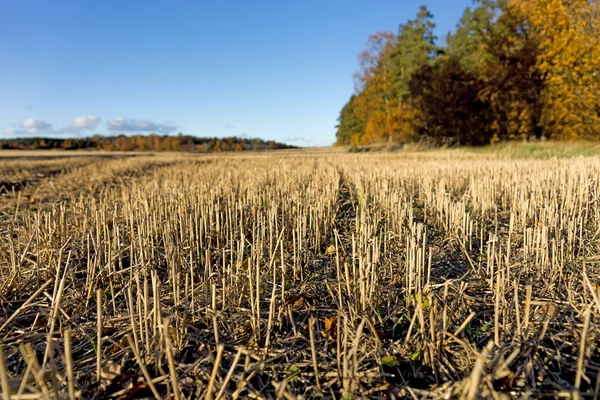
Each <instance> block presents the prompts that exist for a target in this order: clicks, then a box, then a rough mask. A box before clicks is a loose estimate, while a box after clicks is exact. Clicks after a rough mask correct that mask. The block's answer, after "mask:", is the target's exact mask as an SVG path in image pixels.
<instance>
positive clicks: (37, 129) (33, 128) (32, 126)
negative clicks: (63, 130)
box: [4, 118, 53, 136]
mask: <svg viewBox="0 0 600 400" xmlns="http://www.w3.org/2000/svg"><path fill="white" fill-rule="evenodd" d="M52 132H53V129H52V124H50V123H48V122H46V121H42V120H39V119H34V118H27V119H26V120H23V121H21V123H19V125H18V126H17V127H15V128H9V129H6V130H5V131H4V133H5V134H6V135H11V136H14V135H35V134H41V133H52Z"/></svg>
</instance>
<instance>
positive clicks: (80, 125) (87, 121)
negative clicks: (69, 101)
mask: <svg viewBox="0 0 600 400" xmlns="http://www.w3.org/2000/svg"><path fill="white" fill-rule="evenodd" d="M99 124H100V117H96V116H94V115H87V116H82V117H77V118H75V120H74V121H73V123H72V124H71V125H69V126H65V127H64V128H62V129H57V130H56V132H62V133H83V132H85V131H91V130H94V129H96V128H98V125H99Z"/></svg>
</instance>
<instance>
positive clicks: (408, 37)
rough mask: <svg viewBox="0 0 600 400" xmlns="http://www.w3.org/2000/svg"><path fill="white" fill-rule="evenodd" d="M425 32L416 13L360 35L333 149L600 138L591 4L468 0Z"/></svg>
mask: <svg viewBox="0 0 600 400" xmlns="http://www.w3.org/2000/svg"><path fill="white" fill-rule="evenodd" d="M434 28H435V23H434V21H433V16H432V14H431V13H430V12H429V10H428V9H427V8H426V7H425V6H422V7H421V8H420V10H419V12H418V14H417V16H416V18H415V19H413V20H410V21H407V22H406V23H404V24H402V25H400V27H399V30H398V33H390V32H380V33H376V34H374V35H372V36H370V37H369V39H368V42H367V48H366V50H365V51H363V52H362V53H361V54H360V56H359V63H360V69H359V71H358V72H357V73H356V74H355V93H354V94H353V95H352V96H351V98H350V99H349V101H348V103H347V104H346V105H345V106H344V107H343V109H342V111H341V113H340V117H339V125H338V126H337V144H338V145H349V144H352V145H365V144H370V143H377V142H386V141H397V142H404V143H407V142H415V141H420V140H424V139H426V140H428V141H433V142H437V143H438V144H447V145H456V144H472V145H480V144H488V143H494V142H497V141H504V140H511V139H530V138H538V139H541V138H546V139H555V140H571V139H585V140H600V0H570V1H565V0H495V1H494V0H477V1H474V5H473V7H469V8H467V9H466V10H465V11H464V14H463V16H462V18H461V20H460V22H459V23H458V25H457V28H456V31H455V32H454V33H451V34H448V36H447V37H446V40H445V41H444V45H443V46H440V45H438V44H437V43H438V38H437V37H436V36H435V35H434V33H433V32H434Z"/></svg>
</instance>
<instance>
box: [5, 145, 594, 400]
mask: <svg viewBox="0 0 600 400" xmlns="http://www.w3.org/2000/svg"><path fill="white" fill-rule="evenodd" d="M599 288H600V157H571V158H551V159H547V160H540V159H531V158H524V159H514V158H511V157H505V156H499V155H494V154H487V153H469V152H457V151H431V152H422V153H396V154H385V153H379V154H345V153H326V152H323V153H310V152H284V153H264V154H236V155H204V156H197V155H196V156H194V155H185V154H179V155H141V156H137V157H130V156H125V157H102V158H100V157H92V156H88V155H85V154H82V155H77V156H75V157H68V158H60V157H59V158H39V159H25V158H18V157H17V158H6V159H1V160H0V304H1V305H0V352H1V355H2V357H0V386H1V388H2V399H3V400H5V399H6V400H8V399H37V398H41V399H59V398H60V399H62V398H115V399H133V398H152V397H158V398H170V399H184V398H205V399H223V398H255V399H283V398H285V399H301V398H326V399H352V398H375V399H377V398H379V399H397V398H414V399H417V398H419V399H426V398H432V399H433V398H465V399H475V398H495V399H508V398H539V397H549V398H557V397H562V398H590V399H591V398H594V399H595V398H598V397H599V396H600V348H599V346H598V344H599V341H600V300H599V295H600V292H599Z"/></svg>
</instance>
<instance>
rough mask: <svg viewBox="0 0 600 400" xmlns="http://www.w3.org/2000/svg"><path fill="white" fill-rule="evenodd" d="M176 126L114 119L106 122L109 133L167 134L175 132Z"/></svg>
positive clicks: (138, 120)
mask: <svg viewBox="0 0 600 400" xmlns="http://www.w3.org/2000/svg"><path fill="white" fill-rule="evenodd" d="M177 128H178V126H177V125H174V124H169V123H164V124H161V123H156V122H152V121H148V120H143V119H128V118H122V117H119V118H115V119H111V120H108V130H109V131H111V132H123V133H124V132H156V133H162V134H167V133H171V132H174V131H176V130H177Z"/></svg>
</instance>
